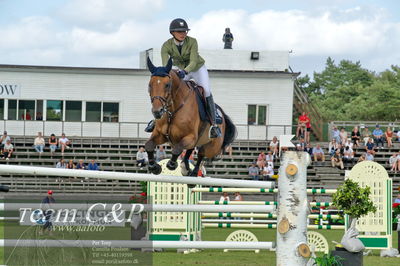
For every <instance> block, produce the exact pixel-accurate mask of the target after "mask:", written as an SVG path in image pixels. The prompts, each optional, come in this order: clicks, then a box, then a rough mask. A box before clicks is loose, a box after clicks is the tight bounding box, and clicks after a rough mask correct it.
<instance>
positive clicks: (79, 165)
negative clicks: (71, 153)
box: [75, 159, 86, 170]
mask: <svg viewBox="0 0 400 266" xmlns="http://www.w3.org/2000/svg"><path fill="white" fill-rule="evenodd" d="M75 169H78V170H86V165H85V164H84V163H83V160H82V159H80V160H79V161H78V163H77V164H76V167H75Z"/></svg>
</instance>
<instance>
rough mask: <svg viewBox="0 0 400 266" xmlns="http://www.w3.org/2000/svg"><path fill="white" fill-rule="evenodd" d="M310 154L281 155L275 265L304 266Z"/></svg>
mask: <svg viewBox="0 0 400 266" xmlns="http://www.w3.org/2000/svg"><path fill="white" fill-rule="evenodd" d="M310 162H311V159H310V155H309V154H308V153H306V152H294V151H288V152H285V153H284V154H283V159H282V165H281V167H280V169H279V179H278V191H279V194H278V213H277V229H278V230H277V233H276V234H277V236H276V241H277V247H276V262H277V263H276V265H278V266H291V265H296V266H297V265H298V266H300V265H306V263H307V261H308V257H309V256H310V248H309V247H308V245H307V215H308V213H309V207H308V202H307V166H308V165H309V164H310Z"/></svg>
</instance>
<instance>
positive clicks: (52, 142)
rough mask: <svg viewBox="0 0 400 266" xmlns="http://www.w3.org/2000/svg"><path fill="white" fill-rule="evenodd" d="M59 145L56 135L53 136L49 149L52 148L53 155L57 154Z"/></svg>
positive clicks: (50, 139)
mask: <svg viewBox="0 0 400 266" xmlns="http://www.w3.org/2000/svg"><path fill="white" fill-rule="evenodd" d="M57 144H58V140H57V138H56V135H54V134H51V135H50V138H49V147H50V152H51V155H53V154H54V153H55V152H56V150H57Z"/></svg>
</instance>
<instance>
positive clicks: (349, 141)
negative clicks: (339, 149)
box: [342, 139, 353, 149]
mask: <svg viewBox="0 0 400 266" xmlns="http://www.w3.org/2000/svg"><path fill="white" fill-rule="evenodd" d="M342 146H343V148H346V147H350V148H352V149H353V142H352V141H351V140H349V139H347V141H346V143H344V144H343V145H342Z"/></svg>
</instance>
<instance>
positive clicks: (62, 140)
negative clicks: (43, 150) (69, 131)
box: [58, 133, 71, 155]
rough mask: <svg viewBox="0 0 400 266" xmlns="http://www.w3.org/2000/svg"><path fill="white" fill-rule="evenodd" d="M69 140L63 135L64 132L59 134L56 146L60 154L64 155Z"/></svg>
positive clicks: (69, 143)
mask: <svg viewBox="0 0 400 266" xmlns="http://www.w3.org/2000/svg"><path fill="white" fill-rule="evenodd" d="M69 145H71V141H70V140H69V139H68V138H67V137H66V136H65V133H62V134H61V138H60V139H59V140H58V147H59V148H60V149H61V155H64V150H65V149H69V148H70V146H69Z"/></svg>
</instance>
